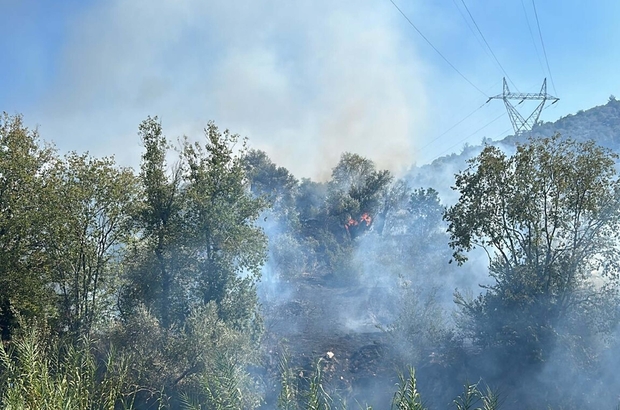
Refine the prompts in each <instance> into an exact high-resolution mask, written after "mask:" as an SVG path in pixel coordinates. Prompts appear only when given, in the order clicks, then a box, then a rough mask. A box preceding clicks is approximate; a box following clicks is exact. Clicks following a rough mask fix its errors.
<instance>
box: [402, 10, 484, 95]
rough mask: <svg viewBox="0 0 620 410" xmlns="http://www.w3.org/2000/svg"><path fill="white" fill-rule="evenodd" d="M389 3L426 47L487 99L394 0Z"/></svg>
mask: <svg viewBox="0 0 620 410" xmlns="http://www.w3.org/2000/svg"><path fill="white" fill-rule="evenodd" d="M390 3H392V5H393V6H394V7H396V10H398V11H399V12H400V14H402V16H403V17H404V18H405V20H407V21H408V22H409V24H410V25H411V27H413V28H414V29H415V31H417V32H418V34H419V35H420V36H421V37H422V38H423V39H424V40H425V41H426V42H427V43H428V45H430V46H431V47H432V49H433V50H435V52H436V53H437V54H439V56H440V57H441V58H443V60H444V61H445V62H446V63H448V65H449V66H450V67H452V69H453V70H454V71H456V72H457V73H458V75H460V76H461V77H462V78H463V79H464V80H465V81H467V82H468V83H469V85H471V86H472V87H474V88H475V89H476V90H478V91H479V92H480V93H481V94H482V95H484V96H485V97H488V95H487V94H486V93H485V92H484V91H482V90H481V89H480V88H478V87H477V86H476V85H475V84H474V83H472V82H471V81H470V80H469V79H468V78H467V77H465V75H464V74H463V73H461V72H460V71H459V69H458V68H456V67H455V66H454V64H452V63H451V62H450V60H448V59H447V58H446V56H444V55H443V54H442V53H441V51H439V50H438V49H437V47H435V46H434V45H433V43H431V41H430V40H429V39H428V38H427V37H426V36H425V35H424V34H422V32H421V31H420V29H419V28H417V27H416V25H415V24H413V22H412V21H411V20H410V19H409V17H407V15H406V14H405V12H403V11H402V10H401V9H400V7H398V5H397V4H396V3H394V0H390Z"/></svg>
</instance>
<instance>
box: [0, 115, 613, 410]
mask: <svg viewBox="0 0 620 410" xmlns="http://www.w3.org/2000/svg"><path fill="white" fill-rule="evenodd" d="M610 104H611V103H610ZM138 137H139V138H140V140H141V142H142V145H143V153H142V158H141V163H140V167H139V169H138V170H133V169H128V168H122V167H119V166H118V165H117V164H116V163H115V162H114V159H113V158H96V157H92V156H90V155H84V154H78V153H68V154H66V155H60V154H59V153H58V152H57V151H56V150H55V149H54V148H53V147H52V146H50V145H46V144H43V143H42V142H41V141H40V140H39V136H38V134H37V132H36V131H33V130H29V129H28V128H27V127H26V126H25V125H24V123H23V120H22V118H21V117H20V116H9V115H7V114H4V115H3V116H2V117H1V118H0V210H1V212H0V330H1V334H2V340H3V347H2V348H1V349H0V367H1V371H0V372H1V373H0V376H1V377H0V403H1V406H2V407H3V408H10V409H35V408H36V409H39V408H49V409H57V408H67V409H121V408H134V409H151V408H152V409H155V408H158V409H163V408H171V409H178V408H187V409H255V408H282V409H330V408H334V409H336V408H345V407H349V408H357V407H361V408H364V407H362V404H361V403H366V402H368V403H371V402H373V400H374V405H375V406H383V408H385V407H386V406H390V405H391V408H393V409H426V408H429V409H430V408H446V407H447V406H448V407H451V408H456V409H486V410H492V409H497V408H500V407H502V408H506V409H527V408H602V407H603V406H607V407H609V408H611V407H612V406H613V405H615V404H616V401H617V397H616V396H615V395H614V393H613V389H617V388H620V383H618V380H617V378H614V377H613V376H612V375H611V374H612V373H613V365H610V363H617V360H616V359H614V358H613V357H614V352H615V351H616V349H617V347H618V346H619V345H620V337H618V326H619V323H618V320H619V318H620V316H619V315H618V313H620V311H619V310H618V306H619V303H618V302H619V300H618V297H619V294H618V290H619V283H618V281H619V280H620V272H619V270H618V268H619V266H618V260H619V258H618V256H620V255H618V244H617V242H618V241H617V233H618V232H619V229H618V228H620V226H619V225H620V183H619V182H618V179H617V175H616V160H617V156H616V155H615V154H614V153H613V152H612V151H609V150H608V149H606V148H602V147H600V146H598V145H597V144H595V143H594V142H592V141H587V142H586V141H584V142H582V141H576V140H573V139H568V138H564V137H561V136H559V135H556V136H554V137H549V138H538V139H531V140H529V141H527V142H522V143H521V144H520V145H517V146H516V147H515V148H514V153H513V154H512V155H511V154H508V153H507V152H506V151H505V150H502V149H500V148H498V147H495V146H491V145H488V146H486V147H484V148H483V149H482V151H481V152H480V153H479V154H478V155H477V156H475V157H474V158H472V159H471V160H470V161H469V163H468V165H467V167H466V168H465V169H464V170H462V171H459V172H458V173H457V174H456V179H455V180H454V190H455V192H456V193H457V194H458V198H457V199H456V201H455V202H454V203H453V204H452V205H451V206H449V207H447V208H446V207H445V206H444V205H443V204H442V202H441V200H440V195H439V192H438V191H436V190H435V189H433V188H431V187H425V188H417V187H412V185H411V181H410V180H408V179H397V178H395V177H394V176H393V175H392V174H391V173H390V172H388V171H385V170H380V169H377V167H376V165H375V164H374V163H373V162H372V161H371V160H370V159H367V158H363V157H361V156H359V155H357V154H354V153H344V154H343V155H342V156H341V158H340V160H339V162H338V163H337V164H335V166H334V168H333V170H332V174H331V176H330V177H329V178H328V180H326V181H322V182H316V181H312V180H309V179H302V180H301V181H300V180H297V179H296V178H295V177H294V176H293V175H292V174H291V173H290V172H289V171H288V170H286V169H285V168H282V167H279V166H277V165H276V164H275V163H274V162H272V160H271V159H270V158H269V157H268V156H267V154H266V153H264V152H262V151H257V150H252V149H249V148H248V146H247V144H246V141H245V140H242V139H241V138H240V137H239V136H237V135H235V134H232V133H230V132H229V131H227V130H226V131H220V130H219V129H218V128H217V126H216V125H215V124H213V123H209V124H208V125H207V128H206V129H205V131H204V138H203V139H202V140H201V141H199V142H192V141H190V139H189V138H183V139H180V140H179V141H178V143H177V144H172V143H171V142H170V141H169V139H168V138H167V137H166V136H165V135H164V132H163V128H162V125H161V123H160V122H159V120H158V119H157V117H155V118H151V117H149V118H147V119H146V120H145V121H143V122H142V123H141V124H140V126H139V129H138ZM476 248H478V249H482V250H483V251H484V253H483V255H485V256H486V258H487V260H486V263H480V260H481V258H480V254H479V253H478V254H477V253H476ZM468 259H473V261H471V262H468V263H465V262H466V261H467V260H468ZM450 260H454V261H456V262H457V263H455V264H449V262H450ZM457 265H463V267H459V266H457ZM468 276H474V277H475V279H469V277H468ZM481 278H484V279H485V280H486V282H485V284H484V285H483V288H482V293H480V294H478V293H473V291H472V289H473V287H472V286H469V287H467V285H468V284H470V283H471V282H474V281H478V280H480V279H481ZM261 280H262V282H261ZM455 287H456V288H458V289H457V292H456V293H454V294H453V291H454V288H455ZM312 292H315V293H316V294H317V295H315V296H312V295H311V293H312ZM290 295H297V299H295V297H294V296H290ZM332 296H334V297H337V298H340V299H338V301H342V300H345V299H347V298H348V299H347V300H350V299H354V300H356V302H357V304H355V305H349V306H346V307H341V306H339V305H338V303H339V302H334V301H330V297H332ZM313 297H314V299H315V301H314V302H313V303H314V304H313V303H310V302H308V301H310V300H311V299H312V298H313ZM453 297H454V298H455V300H454V301H455V302H456V303H454V301H453ZM302 302H303V303H306V302H307V304H305V305H304V304H303V303H302ZM320 306H327V307H328V308H326V309H328V310H325V311H321V310H319V307H320ZM351 306H353V307H351ZM329 309H331V310H329ZM348 310H350V311H348ZM294 311H297V312H298V313H296V314H297V316H296V318H297V319H298V322H296V323H287V321H289V320H291V321H292V320H293V318H292V316H293V315H292V314H291V313H290V312H294ZM320 312H323V313H320ZM325 312H327V313H328V314H325ZM287 315H289V316H287ZM313 315H314V316H319V317H313ZM297 319H296V320H297ZM296 326H298V327H299V328H301V327H302V326H304V327H303V329H301V330H300V332H306V333H309V334H310V335H311V336H312V337H313V338H312V337H311V338H310V339H307V340H311V341H313V342H316V340H319V339H321V338H325V337H328V338H329V337H332V336H333V337H334V339H336V337H340V339H339V340H341V341H342V340H344V341H345V342H342V343H345V344H348V345H351V346H352V345H354V344H355V343H357V342H356V338H357V339H363V338H364V337H367V335H369V334H372V335H373V337H374V335H377V334H378V335H382V337H383V339H382V340H384V341H383V342H381V343H378V342H372V343H370V344H366V345H363V342H362V346H361V348H360V349H358V350H357V351H356V352H355V353H354V354H351V355H349V356H345V357H343V356H341V355H342V353H341V352H340V351H338V352H337V354H335V353H334V352H332V351H328V352H323V351H319V350H317V349H318V348H317V347H316V346H315V345H311V344H309V345H307V346H306V345H303V343H302V342H299V340H302V339H294V338H293V340H291V341H290V342H289V343H287V341H286V340H276V339H278V338H287V337H288V336H290V335H292V336H293V337H294V336H295V332H294V331H291V329H293V328H295V327H296ZM282 329H285V330H282ZM334 329H337V331H336V332H334ZM287 332H288V333H287ZM329 332H332V333H339V334H338V335H332V334H331V333H329ZM372 332H374V333H372ZM342 334H344V336H342ZM295 343H297V344H295ZM277 352H287V353H281V354H280V353H277ZM352 363H355V366H356V367H354V368H353V364H352ZM345 365H346V366H351V369H352V370H351V371H350V373H344V372H340V373H339V370H338V369H339V368H342V367H343V366H345ZM411 366H415V367H416V369H417V371H416V373H415V376H414V371H413V367H411ZM353 373H355V374H353ZM352 374H353V376H351V379H350V380H349V379H347V377H348V376H350V375H352ZM399 374H400V376H399ZM381 378H384V379H383V381H381V380H380V379H381ZM418 378H419V379H418ZM354 379H355V380H354ZM481 379H482V380H484V381H482V380H481ZM570 379H573V380H570ZM466 380H480V381H478V382H477V383H467V382H466ZM569 380H570V381H569ZM575 380H582V381H583V382H584V383H587V384H588V385H589V386H590V387H589V389H575V388H574V386H575ZM463 382H466V383H465V386H464V389H463V384H462V383H463ZM364 383H365V384H364ZM381 383H383V384H381ZM486 383H489V385H491V386H498V387H500V390H499V393H498V392H497V391H495V390H493V389H490V388H488V387H486ZM369 386H387V387H386V388H384V390H386V391H385V392H383V393H384V394H383V395H381V394H379V393H377V392H375V391H374V390H373V389H372V388H371V387H369ZM394 386H396V387H395V388H394ZM483 386H485V387H483ZM609 391H612V393H609ZM386 395H387V396H386ZM375 396H376V397H375ZM385 397H388V399H385ZM453 397H456V399H452V398H453ZM390 398H391V404H390V400H389V399H390ZM347 400H349V405H348V406H347ZM355 401H357V402H358V404H355V405H353V406H352V405H351V404H350V403H351V402H355ZM369 406H370V404H368V407H366V408H370V407H369Z"/></svg>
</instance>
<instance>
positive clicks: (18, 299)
mask: <svg viewBox="0 0 620 410" xmlns="http://www.w3.org/2000/svg"><path fill="white" fill-rule="evenodd" d="M54 161H55V153H54V151H53V150H52V149H51V148H50V147H44V146H41V144H40V143H39V136H38V133H37V132H36V131H33V130H29V129H28V128H26V127H25V126H24V124H23V121H22V117H21V116H9V115H8V114H6V113H3V114H2V115H1V116H0V328H1V331H2V337H3V338H5V339H6V338H10V336H11V333H12V331H13V329H14V328H15V327H16V326H17V321H16V316H17V315H21V316H23V317H24V318H30V317H35V316H39V317H51V316H55V309H54V305H53V300H54V299H53V291H52V289H51V288H50V287H49V286H47V285H48V279H49V278H48V277H47V273H46V272H47V266H48V265H47V263H46V258H45V251H46V249H45V246H44V244H43V243H42V242H41V241H40V231H41V227H42V226H44V225H45V224H44V221H45V220H46V218H47V217H48V204H47V200H46V198H45V194H44V190H43V187H44V186H45V181H46V178H47V176H48V170H49V168H50V167H51V166H52V165H53V163H54Z"/></svg>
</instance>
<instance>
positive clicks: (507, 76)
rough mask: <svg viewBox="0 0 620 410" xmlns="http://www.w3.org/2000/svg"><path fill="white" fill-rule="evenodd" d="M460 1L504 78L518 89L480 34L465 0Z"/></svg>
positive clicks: (480, 31)
mask: <svg viewBox="0 0 620 410" xmlns="http://www.w3.org/2000/svg"><path fill="white" fill-rule="evenodd" d="M461 3H463V7H465V10H466V11H467V14H469V18H471V21H472V22H473V23H474V26H475V27H476V30H478V33H479V34H480V37H482V40H483V41H484V44H486V46H487V48H488V49H489V51H490V52H491V55H492V56H493V58H494V59H495V62H496V63H497V65H498V66H499V68H500V69H501V70H502V72H503V73H504V75H505V76H506V78H508V81H510V83H511V84H512V86H513V87H514V88H515V89H516V90H517V91H519V88H518V87H517V85H516V84H515V83H514V82H513V81H512V79H511V78H510V76H509V75H508V73H507V72H506V70H504V67H503V66H502V63H500V62H499V60H498V59H497V56H496V55H495V53H494V52H493V49H492V48H491V46H490V45H489V43H488V41H487V39H486V38H485V37H484V34H482V30H480V27H478V23H476V19H474V16H472V14H471V12H470V11H469V7H467V4H465V0H461Z"/></svg>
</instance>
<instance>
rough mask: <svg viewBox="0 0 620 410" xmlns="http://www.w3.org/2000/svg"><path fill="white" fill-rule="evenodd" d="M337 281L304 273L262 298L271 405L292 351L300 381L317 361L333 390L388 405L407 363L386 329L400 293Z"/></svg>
mask: <svg viewBox="0 0 620 410" xmlns="http://www.w3.org/2000/svg"><path fill="white" fill-rule="evenodd" d="M332 283H333V281H330V280H329V278H328V277H318V276H313V275H309V274H308V275H303V276H301V277H299V278H296V279H294V280H292V281H290V282H289V283H288V284H286V285H287V286H284V287H283V289H284V290H282V287H281V293H280V294H279V295H271V297H270V298H266V300H265V301H264V302H263V310H264V316H265V326H266V334H267V338H266V343H265V345H266V346H267V349H266V356H267V357H266V360H265V361H266V363H267V369H268V370H267V371H268V373H269V374H270V376H271V380H273V384H272V386H271V387H272V388H273V389H272V390H273V391H272V392H271V393H272V394H271V397H270V396H269V395H268V397H267V401H268V404H269V402H272V403H273V402H274V401H275V399H276V397H277V390H278V389H279V387H278V383H279V382H278V380H277V375H278V362H279V359H280V355H281V354H282V352H283V351H287V352H288V356H289V365H290V366H291V367H292V368H293V369H294V371H295V374H296V375H297V377H298V379H299V380H298V383H299V385H300V386H303V385H304V384H305V383H307V380H308V378H309V377H310V376H311V375H312V374H313V371H314V369H315V367H316V366H317V365H318V366H320V368H321V371H322V374H323V381H324V382H325V384H326V386H327V387H328V389H329V390H330V391H334V392H336V395H338V396H340V397H343V398H347V401H348V403H350V404H351V403H353V404H354V403H355V402H356V401H357V402H359V403H360V404H364V403H368V404H371V405H373V407H374V408H376V409H381V408H386V407H388V406H389V402H390V400H391V398H392V396H393V394H394V389H395V384H396V383H397V381H398V371H399V370H401V368H402V366H400V364H399V363H398V360H395V359H394V358H395V357H398V354H397V352H396V351H395V349H394V343H392V340H391V336H390V334H389V333H388V332H386V330H385V329H386V328H387V327H388V326H389V324H390V323H391V321H393V320H394V316H395V312H396V300H397V295H396V294H393V292H394V290H390V289H388V288H386V287H381V286H378V285H377V286H368V285H365V286H364V285H361V284H359V283H354V282H351V283H348V284H346V286H345V285H341V286H334V285H332ZM350 408H356V406H355V405H353V406H350Z"/></svg>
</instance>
